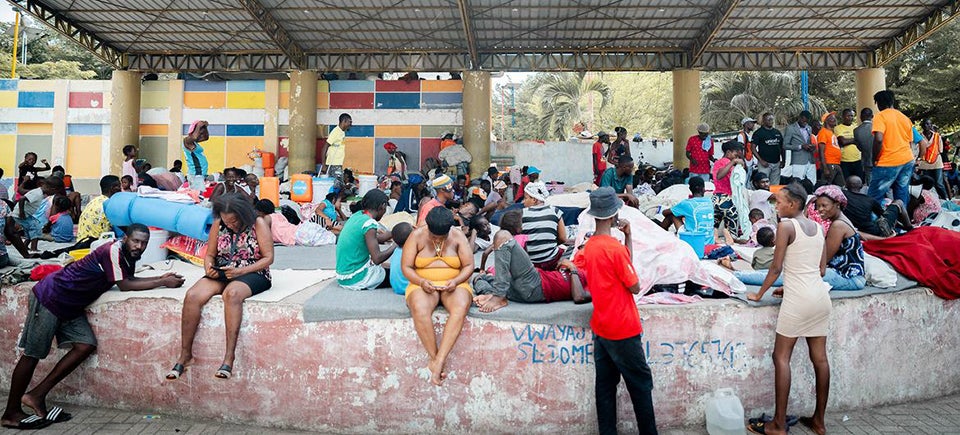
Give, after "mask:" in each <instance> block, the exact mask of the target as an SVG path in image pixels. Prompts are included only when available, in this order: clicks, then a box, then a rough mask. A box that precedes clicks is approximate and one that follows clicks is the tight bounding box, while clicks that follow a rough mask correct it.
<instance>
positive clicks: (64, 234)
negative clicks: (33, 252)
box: [42, 195, 73, 243]
mask: <svg viewBox="0 0 960 435" xmlns="http://www.w3.org/2000/svg"><path fill="white" fill-rule="evenodd" d="M72 209H73V202H72V201H70V198H67V197H66V196H62V195H57V196H55V197H54V198H53V208H51V209H50V218H49V219H48V220H47V224H46V226H45V228H44V230H45V232H47V234H44V235H43V236H42V238H43V240H47V241H52V242H57V243H73V217H72V216H71V211H72Z"/></svg>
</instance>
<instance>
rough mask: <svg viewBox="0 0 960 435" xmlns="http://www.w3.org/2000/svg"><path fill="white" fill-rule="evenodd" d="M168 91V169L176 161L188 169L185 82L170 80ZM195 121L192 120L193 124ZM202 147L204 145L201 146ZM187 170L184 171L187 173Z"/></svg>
mask: <svg viewBox="0 0 960 435" xmlns="http://www.w3.org/2000/svg"><path fill="white" fill-rule="evenodd" d="M168 86H169V88H168V91H167V105H168V106H169V107H170V119H169V120H168V121H167V162H166V163H167V167H171V166H173V161H174V160H180V161H181V163H183V165H184V166H183V167H184V168H186V167H187V166H186V165H187V162H185V161H184V159H186V158H187V157H186V156H185V155H184V153H183V137H184V136H186V135H185V134H183V80H170V83H169V85H168ZM192 122H193V120H190V123H192ZM201 146H202V145H201ZM185 170H186V169H184V171H185Z"/></svg>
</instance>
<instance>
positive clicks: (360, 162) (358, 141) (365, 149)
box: [343, 137, 373, 174]
mask: <svg viewBox="0 0 960 435" xmlns="http://www.w3.org/2000/svg"><path fill="white" fill-rule="evenodd" d="M343 143H344V145H345V146H346V147H347V148H346V149H345V150H344V151H346V153H345V155H344V158H343V165H344V166H345V167H348V168H353V169H354V170H355V171H356V172H359V173H361V174H363V173H366V174H372V173H373V138H372V137H348V138H346V139H344V140H343Z"/></svg>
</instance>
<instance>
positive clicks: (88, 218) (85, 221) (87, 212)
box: [77, 195, 113, 241]
mask: <svg viewBox="0 0 960 435" xmlns="http://www.w3.org/2000/svg"><path fill="white" fill-rule="evenodd" d="M106 201H107V196H106V195H100V196H98V197H96V198H93V199H91V200H90V202H89V203H88V204H87V207H86V208H84V209H83V212H82V213H80V221H79V222H77V241H80V240H84V239H98V238H100V234H103V233H109V232H113V227H112V226H111V225H110V221H108V220H107V215H106V213H104V211H103V203H104V202H106Z"/></svg>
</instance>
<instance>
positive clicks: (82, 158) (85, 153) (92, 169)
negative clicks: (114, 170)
mask: <svg viewBox="0 0 960 435" xmlns="http://www.w3.org/2000/svg"><path fill="white" fill-rule="evenodd" d="M102 145H103V140H102V139H101V138H100V136H69V137H67V161H66V164H65V165H64V166H66V167H68V168H70V175H73V176H74V177H76V178H99V177H100V175H101V174H100V147H101V146H102Z"/></svg>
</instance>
